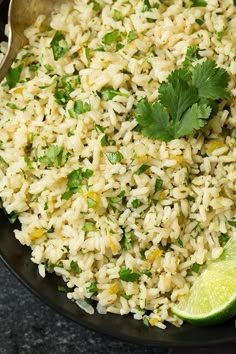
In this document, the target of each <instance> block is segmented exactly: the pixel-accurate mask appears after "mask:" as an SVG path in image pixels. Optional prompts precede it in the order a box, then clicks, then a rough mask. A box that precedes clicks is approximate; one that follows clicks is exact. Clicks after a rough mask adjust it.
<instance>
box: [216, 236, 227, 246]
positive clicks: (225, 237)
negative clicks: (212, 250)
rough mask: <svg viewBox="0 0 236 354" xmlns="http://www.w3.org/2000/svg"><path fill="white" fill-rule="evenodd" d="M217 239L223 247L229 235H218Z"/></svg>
mask: <svg viewBox="0 0 236 354" xmlns="http://www.w3.org/2000/svg"><path fill="white" fill-rule="evenodd" d="M218 240H219V244H220V246H221V247H223V246H224V245H225V244H226V243H227V242H228V240H229V236H228V235H223V234H222V235H220V236H219V237H218Z"/></svg>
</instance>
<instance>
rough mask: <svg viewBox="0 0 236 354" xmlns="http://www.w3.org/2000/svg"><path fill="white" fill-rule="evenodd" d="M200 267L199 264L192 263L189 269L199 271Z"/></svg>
mask: <svg viewBox="0 0 236 354" xmlns="http://www.w3.org/2000/svg"><path fill="white" fill-rule="evenodd" d="M200 267H201V264H198V263H193V264H192V267H191V269H192V271H193V272H195V273H199V270H200Z"/></svg>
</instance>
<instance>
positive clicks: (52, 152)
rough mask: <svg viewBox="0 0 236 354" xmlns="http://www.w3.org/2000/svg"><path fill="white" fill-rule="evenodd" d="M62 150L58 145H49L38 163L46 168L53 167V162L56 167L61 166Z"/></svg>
mask: <svg viewBox="0 0 236 354" xmlns="http://www.w3.org/2000/svg"><path fill="white" fill-rule="evenodd" d="M62 156H63V148H62V147H61V146H58V145H51V146H49V147H48V148H47V149H46V150H45V153H44V155H43V156H41V157H40V158H39V161H40V162H42V163H45V164H46V165H47V166H48V167H53V166H54V164H55V161H56V162H57V164H58V166H62Z"/></svg>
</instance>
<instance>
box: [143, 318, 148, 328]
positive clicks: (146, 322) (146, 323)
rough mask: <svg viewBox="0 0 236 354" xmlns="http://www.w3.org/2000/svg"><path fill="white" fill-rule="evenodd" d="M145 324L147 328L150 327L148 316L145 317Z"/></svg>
mask: <svg viewBox="0 0 236 354" xmlns="http://www.w3.org/2000/svg"><path fill="white" fill-rule="evenodd" d="M143 324H144V325H145V326H146V327H149V318H148V317H147V316H144V317H143Z"/></svg>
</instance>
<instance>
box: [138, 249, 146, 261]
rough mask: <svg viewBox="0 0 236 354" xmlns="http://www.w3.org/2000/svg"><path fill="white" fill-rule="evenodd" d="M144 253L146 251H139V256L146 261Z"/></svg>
mask: <svg viewBox="0 0 236 354" xmlns="http://www.w3.org/2000/svg"><path fill="white" fill-rule="evenodd" d="M145 252H146V250H141V251H139V253H140V256H141V258H142V259H146V256H145Z"/></svg>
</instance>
